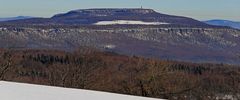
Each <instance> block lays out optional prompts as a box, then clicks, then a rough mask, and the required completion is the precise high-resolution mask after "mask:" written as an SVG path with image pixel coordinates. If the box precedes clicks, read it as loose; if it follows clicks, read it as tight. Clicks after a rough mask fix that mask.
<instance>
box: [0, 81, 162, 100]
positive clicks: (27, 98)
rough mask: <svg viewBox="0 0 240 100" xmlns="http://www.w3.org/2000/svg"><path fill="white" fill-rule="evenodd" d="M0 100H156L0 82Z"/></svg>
mask: <svg viewBox="0 0 240 100" xmlns="http://www.w3.org/2000/svg"><path fill="white" fill-rule="evenodd" d="M0 99H1V100H158V99H153V98H145V97H137V96H128V95H120V94H114V93H105V92H96V91H89V90H82V89H69V88H60V87H52V86H42V85H32V84H24V83H14V82H5V81H0Z"/></svg>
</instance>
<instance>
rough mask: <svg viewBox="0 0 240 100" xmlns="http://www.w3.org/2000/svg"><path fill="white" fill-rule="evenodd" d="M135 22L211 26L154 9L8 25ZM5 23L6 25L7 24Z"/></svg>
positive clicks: (75, 13) (87, 12) (88, 12)
mask: <svg viewBox="0 0 240 100" xmlns="http://www.w3.org/2000/svg"><path fill="white" fill-rule="evenodd" d="M113 20H134V21H143V22H162V23H170V24H171V25H179V26H202V27H209V26H210V25H208V24H205V23H203V22H200V21H198V20H195V19H192V18H188V17H183V16H175V15H167V14H162V13H158V12H156V11H154V10H153V9H141V8H95V9H80V10H72V11H69V12H66V13H61V14H56V15H54V16H52V17H51V18H32V19H25V20H19V21H8V22H6V23H7V24H53V25H59V24H61V25H92V24H94V23H97V22H99V21H113ZM6 23H5V24H6Z"/></svg>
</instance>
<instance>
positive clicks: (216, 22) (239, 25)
mask: <svg viewBox="0 0 240 100" xmlns="http://www.w3.org/2000/svg"><path fill="white" fill-rule="evenodd" d="M203 22H205V23H207V24H209V25H218V26H228V27H232V28H235V29H240V22H237V21H230V20H223V19H213V20H207V21H203Z"/></svg>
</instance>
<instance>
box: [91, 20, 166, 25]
mask: <svg viewBox="0 0 240 100" xmlns="http://www.w3.org/2000/svg"><path fill="white" fill-rule="evenodd" d="M114 24H136V25H162V24H169V23H164V22H143V21H133V20H114V21H99V22H97V23H95V24H94V25H114Z"/></svg>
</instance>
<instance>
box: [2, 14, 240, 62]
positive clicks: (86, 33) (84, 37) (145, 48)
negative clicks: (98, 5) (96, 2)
mask: <svg viewBox="0 0 240 100" xmlns="http://www.w3.org/2000/svg"><path fill="white" fill-rule="evenodd" d="M119 24H121V25H119ZM122 24H123V25H122ZM132 24H134V25H132ZM82 46H87V47H93V48H97V49H101V50H107V51H112V52H117V53H120V54H125V55H137V56H144V57H154V58H161V59H171V60H181V61H191V62H216V63H230V64H240V51H239V50H240V31H239V30H236V29H232V28H229V27H220V26H211V25H207V24H205V23H202V22H200V21H197V20H194V19H192V18H187V17H179V16H172V15H166V14H161V13H158V12H156V11H154V10H151V9H82V10H73V11H69V12H67V13H63V14H57V15H54V16H53V17H51V18H32V19H24V20H17V21H8V22H1V23H0V48H36V49H42V48H45V49H61V50H75V49H77V48H79V47H82Z"/></svg>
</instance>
